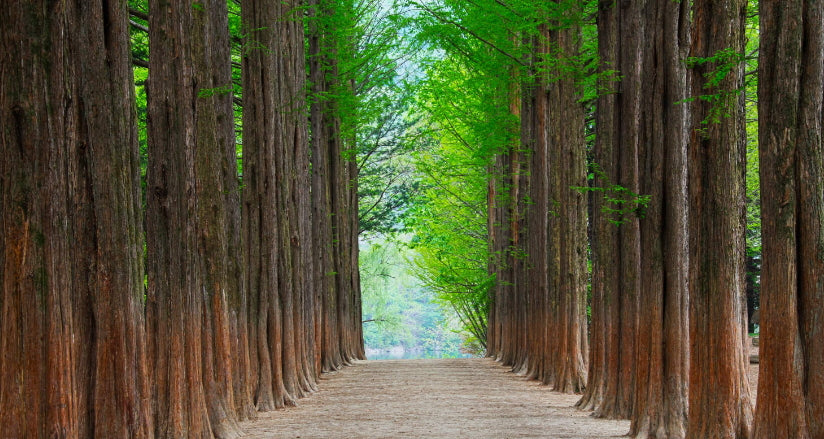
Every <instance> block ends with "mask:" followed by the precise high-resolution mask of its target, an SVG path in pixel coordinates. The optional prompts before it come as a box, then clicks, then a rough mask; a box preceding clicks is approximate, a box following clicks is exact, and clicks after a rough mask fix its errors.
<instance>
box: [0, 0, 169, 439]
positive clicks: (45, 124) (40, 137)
mask: <svg viewBox="0 0 824 439" xmlns="http://www.w3.org/2000/svg"><path fill="white" fill-rule="evenodd" d="M0 21H2V23H3V26H2V28H0V53H2V55H0V70H2V72H3V73H2V75H0V120H2V122H0V124H1V125H2V126H3V129H2V130H0V144H2V145H3V153H2V156H0V216H1V217H2V218H1V219H0V223H2V229H0V267H2V268H0V285H2V286H0V389H2V390H0V436H2V437H31V438H40V437H134V438H142V437H151V436H152V431H153V427H152V416H151V408H150V406H149V403H150V389H149V386H148V383H149V380H148V379H147V374H148V371H147V368H146V349H145V343H144V334H145V329H144V318H143V294H144V290H143V286H142V282H143V264H142V260H143V259H142V257H141V256H142V246H141V244H142V243H141V236H142V224H141V220H140V218H141V215H140V192H139V187H140V186H139V167H138V156H137V133H136V131H135V125H134V88H133V79H132V71H131V54H130V51H129V36H128V13H127V9H126V4H125V2H57V3H55V2H43V1H10V2H6V3H5V4H4V5H3V8H2V9H1V10H0Z"/></svg>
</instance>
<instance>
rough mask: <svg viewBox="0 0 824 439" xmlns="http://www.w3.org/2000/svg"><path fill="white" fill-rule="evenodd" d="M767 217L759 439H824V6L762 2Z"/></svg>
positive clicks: (763, 205) (763, 172)
mask: <svg viewBox="0 0 824 439" xmlns="http://www.w3.org/2000/svg"><path fill="white" fill-rule="evenodd" d="M759 4H760V7H761V11H760V12H761V47H760V52H759V57H760V59H759V84H758V105H759V108H758V114H759V120H758V125H759V151H760V154H761V208H762V214H763V245H764V246H763V255H764V263H763V271H762V275H761V283H762V285H763V288H761V322H760V323H761V346H760V353H759V356H760V362H761V370H760V374H759V378H758V404H757V406H756V416H755V426H754V435H753V436H754V437H755V438H772V437H786V438H818V437H824V374H822V373H821V367H822V365H823V364H824V344H822V339H823V338H824V321H823V320H822V317H823V316H822V309H824V290H822V283H824V254H822V248H823V247H822V245H824V235H822V229H821V224H822V209H824V192H822V184H824V180H822V179H824V143H822V142H824V141H823V140H822V125H824V111H822V107H824V4H822V3H821V2H816V1H809V0H806V1H805V0H794V1H786V2H768V1H761V2H759Z"/></svg>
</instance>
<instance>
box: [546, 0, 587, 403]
mask: <svg viewBox="0 0 824 439" xmlns="http://www.w3.org/2000/svg"><path fill="white" fill-rule="evenodd" d="M555 3H556V4H555V5H551V6H552V7H553V9H554V11H553V13H554V15H555V16H554V17H550V22H549V27H548V30H549V32H547V33H546V34H545V37H548V41H547V47H548V48H549V49H550V50H549V51H548V52H547V53H546V55H547V56H548V57H550V58H548V59H545V60H544V61H545V62H546V63H547V64H548V65H553V67H552V68H551V69H550V70H549V72H548V74H549V77H550V78H551V81H550V84H549V87H548V102H547V110H548V112H549V115H548V117H547V121H548V134H549V135H548V139H547V140H548V142H549V145H548V148H549V150H550V153H549V157H548V158H549V160H550V161H549V164H548V166H549V168H550V179H549V182H550V190H549V195H550V200H549V201H550V204H551V205H550V206H549V207H550V209H549V211H547V212H546V213H545V214H548V215H550V217H551V218H552V219H551V220H550V227H551V228H553V230H551V232H550V233H549V242H548V246H549V248H550V249H551V253H550V254H551V255H553V256H550V258H549V261H550V263H549V265H548V266H547V267H546V269H547V270H549V271H550V273H549V278H550V282H549V285H548V287H549V291H548V293H549V300H548V301H547V302H546V305H548V306H549V307H550V309H549V310H548V311H549V319H548V320H549V321H548V323H549V325H550V327H549V328H547V329H548V332H547V333H546V335H545V338H546V341H547V343H546V348H547V350H546V352H548V353H550V352H551V353H550V354H549V356H550V359H549V362H548V363H549V364H547V365H546V367H547V368H549V374H547V375H546V378H548V379H551V381H552V382H553V387H554V389H555V390H557V391H559V392H566V393H580V392H582V391H583V390H584V388H585V387H586V373H587V366H586V364H587V359H588V343H587V322H586V282H587V233H586V230H587V229H586V227H587V218H586V214H587V211H586V195H585V194H584V193H582V192H581V191H580V190H579V189H578V188H581V187H583V186H585V185H586V141H585V137H584V134H585V133H584V106H583V104H581V96H582V90H581V86H580V81H579V79H580V77H581V76H582V74H581V69H580V66H579V65H578V64H577V60H578V59H579V57H580V55H581V45H582V35H581V21H582V19H581V17H582V15H583V2H582V1H580V0H573V1H566V0H563V1H561V0H558V1H555ZM552 58H554V62H553V61H552V60H551V59H552ZM553 260H554V262H553ZM536 355H540V353H536Z"/></svg>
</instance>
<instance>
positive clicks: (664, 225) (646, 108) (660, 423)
mask: <svg viewBox="0 0 824 439" xmlns="http://www.w3.org/2000/svg"><path fill="white" fill-rule="evenodd" d="M644 20H645V22H646V23H645V26H646V38H645V40H646V47H645V49H644V53H643V58H644V60H643V75H644V76H643V82H644V84H645V86H644V94H643V96H642V101H641V105H642V112H641V114H642V117H643V119H642V121H641V147H640V149H639V165H640V172H641V192H642V193H643V194H644V195H646V196H649V197H650V199H649V203H648V204H647V205H646V206H645V208H644V218H643V219H641V221H640V227H641V228H640V233H641V235H640V237H641V267H642V268H641V273H640V276H641V283H640V285H641V288H640V291H639V297H640V303H641V306H640V307H639V309H638V313H639V315H638V317H639V321H638V331H637V334H636V336H637V341H636V343H637V346H638V364H637V367H638V369H637V376H638V379H637V380H636V385H635V406H634V409H633V415H632V426H631V429H630V435H631V436H634V437H654V438H682V437H684V435H685V434H686V423H687V379H688V367H689V364H688V363H689V351H688V348H689V345H688V320H687V317H688V316H687V313H688V297H689V295H688V290H687V276H688V259H687V253H688V251H687V228H686V225H687V181H686V180H687V167H686V166H687V163H686V151H687V149H686V145H687V141H688V136H687V128H688V126H689V124H688V121H689V119H688V117H689V113H688V106H687V105H685V104H683V103H682V101H683V100H684V99H685V98H686V94H687V90H688V89H687V75H686V69H685V66H684V63H683V59H684V58H685V57H686V55H687V50H688V48H689V33H688V32H689V8H688V4H687V2H681V3H677V2H671V1H667V0H651V1H648V2H647V5H646V8H645V16H644Z"/></svg>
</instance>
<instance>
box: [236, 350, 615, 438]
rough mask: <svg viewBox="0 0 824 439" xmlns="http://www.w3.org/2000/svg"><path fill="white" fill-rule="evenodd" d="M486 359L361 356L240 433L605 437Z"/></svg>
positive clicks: (566, 406) (566, 398)
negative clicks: (377, 358)
mask: <svg viewBox="0 0 824 439" xmlns="http://www.w3.org/2000/svg"><path fill="white" fill-rule="evenodd" d="M507 370H508V369H507V368H504V367H501V366H499V365H498V364H497V363H495V362H494V361H492V360H489V359H460V360H398V361H364V362H359V363H357V364H356V365H354V366H352V367H347V368H345V369H343V370H342V371H340V372H337V373H334V374H328V375H324V378H323V379H322V380H321V383H320V390H319V391H318V392H317V393H315V394H313V395H311V396H310V397H308V398H305V399H302V400H300V401H299V402H298V404H299V406H298V407H295V408H288V409H285V410H279V411H275V412H269V413H262V414H260V416H259V418H258V419H257V420H255V421H251V422H246V423H243V429H244V431H246V432H247V433H248V434H247V436H245V437H246V438H399V437H404V438H418V437H421V438H459V437H463V438H523V437H532V438H611V437H618V436H622V435H625V434H626V433H627V432H628V431H629V421H610V420H602V419H594V418H592V417H589V412H581V411H579V410H576V409H575V408H573V407H572V406H573V404H575V402H576V401H577V400H578V396H577V395H563V394H560V393H554V392H552V391H550V390H549V389H548V388H547V387H546V386H540V385H538V384H537V383H536V382H534V381H527V380H525V379H523V378H520V377H517V376H514V375H513V374H512V373H509V372H508V371H507Z"/></svg>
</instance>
